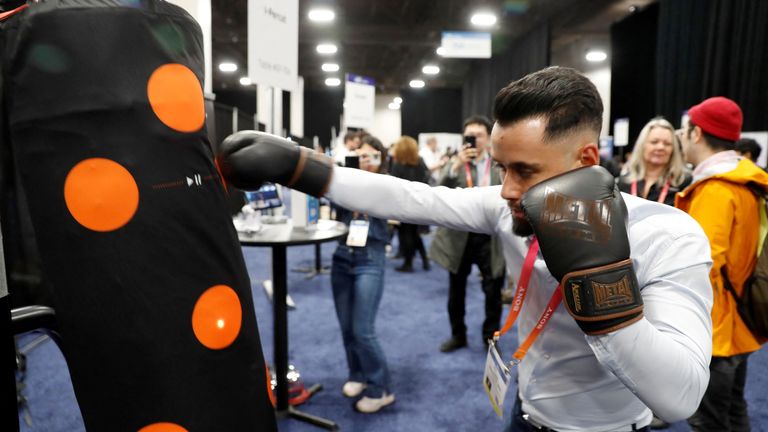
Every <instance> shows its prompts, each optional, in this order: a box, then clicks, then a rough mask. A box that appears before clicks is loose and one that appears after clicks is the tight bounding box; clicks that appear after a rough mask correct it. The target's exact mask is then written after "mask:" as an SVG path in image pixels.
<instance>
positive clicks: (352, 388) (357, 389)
mask: <svg viewBox="0 0 768 432" xmlns="http://www.w3.org/2000/svg"><path fill="white" fill-rule="evenodd" d="M366 387H368V385H367V384H365V383H361V382H357V381H347V382H346V383H344V387H342V388H341V392H342V393H344V396H346V397H351V398H353V397H357V396H360V393H362V392H363V390H365V388H366Z"/></svg>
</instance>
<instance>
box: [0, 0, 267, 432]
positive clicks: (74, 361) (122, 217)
mask: <svg viewBox="0 0 768 432" xmlns="http://www.w3.org/2000/svg"><path fill="white" fill-rule="evenodd" d="M9 20H13V21H14V22H15V24H16V25H15V27H13V28H10V27H6V28H4V34H3V36H2V38H3V46H2V56H3V58H2V65H3V73H4V76H3V77H2V78H3V79H2V82H3V88H2V91H3V98H4V103H5V108H6V110H5V113H4V115H5V116H6V117H7V124H8V125H9V129H10V145H11V148H12V151H13V154H14V162H15V164H16V168H17V170H18V172H19V173H20V177H21V185H22V187H23V188H24V191H25V193H26V196H27V197H28V200H29V207H30V214H31V216H32V221H33V224H34V228H35V232H36V235H37V240H38V246H39V249H40V253H41V258H42V263H43V268H44V271H45V273H46V276H47V277H48V279H49V280H50V282H51V286H52V287H53V290H54V307H55V309H56V316H57V318H58V321H59V325H60V329H61V334H62V337H63V341H64V355H65V357H66V360H67V364H68V366H69V370H70V374H71V376H72V382H73V385H74V390H75V394H76V396H77V400H78V403H79V404H80V409H81V411H82V414H83V419H84V421H85V426H86V428H87V430H89V431H131V432H136V431H140V432H183V431H190V432H192V431H233V432H234V431H238V432H239V431H273V430H276V429H277V428H276V424H275V416H274V411H273V408H272V405H271V403H270V402H269V398H268V393H267V392H268V388H267V386H268V383H267V382H266V372H265V363H264V357H263V354H262V351H261V342H260V340H259V333H258V329H257V327H256V317H255V314H254V310H253V300H252V298H251V290H250V281H249V278H248V274H247V272H246V269H245V264H244V262H243V256H242V252H241V249H240V247H239V244H238V241H237V235H236V233H235V230H234V228H233V226H232V221H231V219H230V215H229V211H228V208H227V196H226V194H227V192H226V190H225V187H224V186H223V184H222V182H221V178H220V176H219V173H218V171H217V169H216V167H215V165H214V162H213V158H212V153H211V148H210V145H209V142H208V138H207V134H206V129H205V112H204V107H203V103H204V101H203V90H202V84H201V83H202V79H203V64H204V63H203V41H202V35H201V32H200V29H199V27H198V25H197V23H196V22H195V21H194V20H193V19H192V18H191V17H190V16H189V15H188V14H187V13H186V12H185V11H183V10H182V9H180V8H179V7H176V6H174V5H171V4H169V3H166V2H164V1H160V0H47V1H45V2H41V3H33V4H30V6H29V7H28V8H27V9H25V10H24V11H22V12H20V13H18V14H16V15H14V16H13V17H11V18H10V19H9ZM3 145H6V144H3Z"/></svg>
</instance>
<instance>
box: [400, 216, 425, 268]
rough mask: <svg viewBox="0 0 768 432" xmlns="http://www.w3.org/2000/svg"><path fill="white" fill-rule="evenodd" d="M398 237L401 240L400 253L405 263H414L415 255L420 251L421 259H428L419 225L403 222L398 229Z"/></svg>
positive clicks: (407, 264)
mask: <svg viewBox="0 0 768 432" xmlns="http://www.w3.org/2000/svg"><path fill="white" fill-rule="evenodd" d="M397 238H398V240H399V241H400V253H401V254H402V255H403V258H404V259H405V261H403V264H404V265H406V266H410V265H411V264H412V263H413V256H414V255H416V252H419V256H421V261H422V262H425V261H426V260H427V250H426V249H424V242H423V241H422V240H421V234H419V226H418V225H413V224H407V223H401V224H400V226H399V227H398V229H397Z"/></svg>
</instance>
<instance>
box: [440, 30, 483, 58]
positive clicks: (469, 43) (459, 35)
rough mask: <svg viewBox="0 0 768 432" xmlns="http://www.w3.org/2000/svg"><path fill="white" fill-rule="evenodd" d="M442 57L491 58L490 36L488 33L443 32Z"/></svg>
mask: <svg viewBox="0 0 768 432" xmlns="http://www.w3.org/2000/svg"><path fill="white" fill-rule="evenodd" d="M441 47H442V49H443V57H452V58H491V34H490V33H488V32H443V39H442V43H441Z"/></svg>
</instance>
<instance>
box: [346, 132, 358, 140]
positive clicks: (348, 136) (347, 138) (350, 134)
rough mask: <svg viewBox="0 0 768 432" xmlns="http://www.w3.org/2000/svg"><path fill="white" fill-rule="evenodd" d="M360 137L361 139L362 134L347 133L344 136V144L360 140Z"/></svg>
mask: <svg viewBox="0 0 768 432" xmlns="http://www.w3.org/2000/svg"><path fill="white" fill-rule="evenodd" d="M359 137H360V132H347V133H346V134H345V135H344V142H347V141H352V140H354V139H355V138H359Z"/></svg>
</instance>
